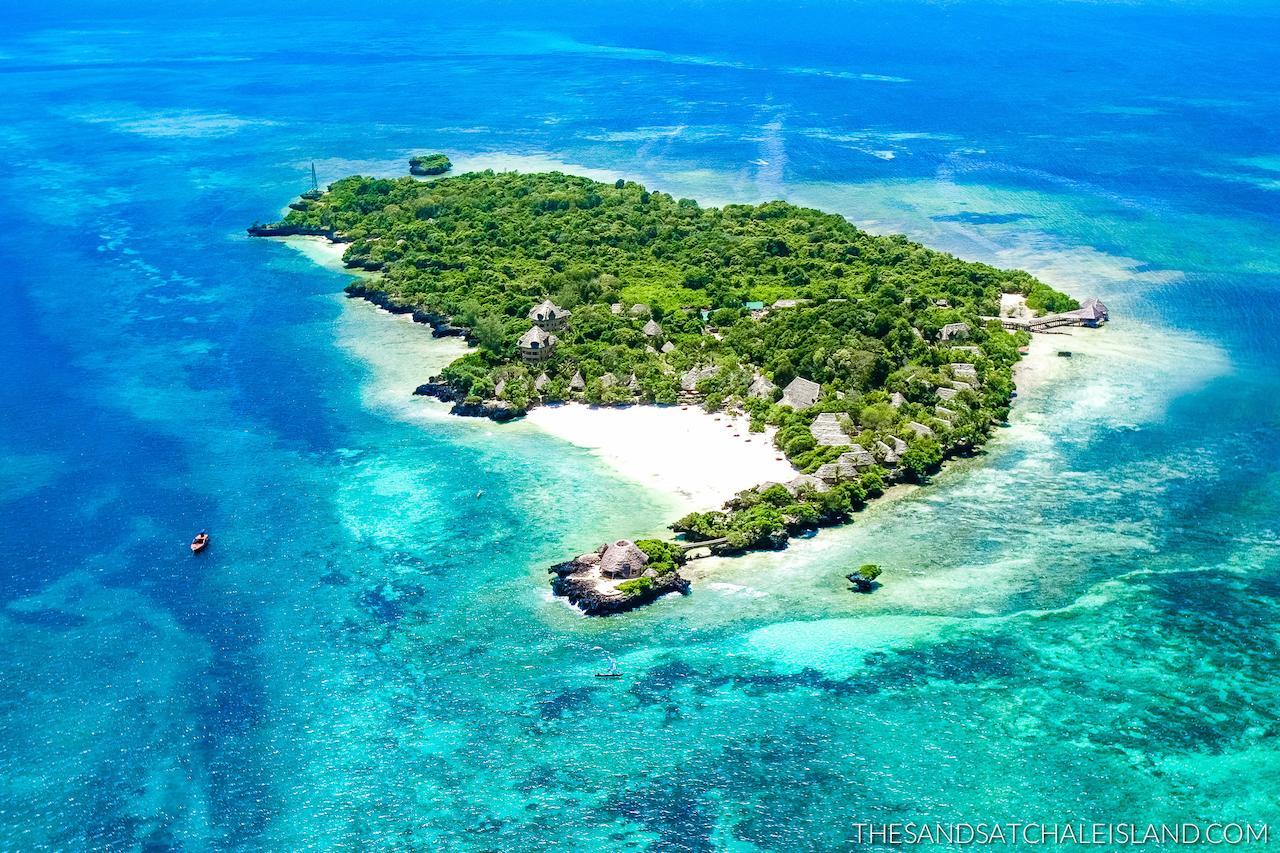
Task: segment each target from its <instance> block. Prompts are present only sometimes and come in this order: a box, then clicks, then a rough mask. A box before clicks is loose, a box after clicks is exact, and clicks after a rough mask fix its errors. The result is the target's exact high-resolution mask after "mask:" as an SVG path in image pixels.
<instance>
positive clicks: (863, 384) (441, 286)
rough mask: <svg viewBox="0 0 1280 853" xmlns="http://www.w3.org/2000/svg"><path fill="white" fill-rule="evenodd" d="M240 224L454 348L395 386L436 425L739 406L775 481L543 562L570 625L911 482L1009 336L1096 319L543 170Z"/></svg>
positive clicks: (1046, 298) (965, 441)
mask: <svg viewBox="0 0 1280 853" xmlns="http://www.w3.org/2000/svg"><path fill="white" fill-rule="evenodd" d="M440 156H443V155H440ZM416 159H417V158H415V160H416ZM445 162H446V163H447V162H448V161H447V158H445ZM414 168H415V171H416V170H417V165H415V167H414ZM249 231H250V233H251V234H254V235H257V236H280V235H294V234H309V235H320V236H325V237H327V238H329V239H330V240H333V241H336V242H341V243H345V244H347V245H346V250H345V253H344V255H343V261H344V263H345V265H346V266H347V267H349V268H352V269H359V270H363V271H367V272H373V273H376V276H375V277H372V278H370V277H365V278H362V279H360V280H357V281H355V282H353V283H352V284H351V285H349V286H348V288H347V292H348V293H349V294H350V295H352V296H357V297H363V298H366V299H370V300H371V301H374V302H375V303H376V304H379V305H381V306H383V307H386V308H389V309H390V310H392V311H397V312H405V313H412V314H413V315H414V318H415V319H417V320H419V321H420V322H423V323H427V324H429V325H431V326H432V328H433V332H434V334H436V335H461V336H464V337H465V338H466V339H467V340H468V341H469V342H470V343H472V344H473V345H474V347H475V349H474V350H472V351H471V352H469V353H468V354H466V355H464V356H463V357H461V358H459V359H457V360H456V361H454V362H453V363H452V364H450V365H448V366H447V367H446V368H445V369H444V370H443V371H442V372H441V374H440V375H439V376H435V377H431V378H430V381H428V382H426V383H424V384H423V385H422V386H421V387H420V388H419V389H418V393H420V394H424V395H428V396H432V397H436V398H438V399H441V400H444V401H447V402H451V403H452V404H453V411H454V413H456V414H460V415H472V416H483V417H489V418H492V419H494V420H497V421H503V420H510V419H512V418H517V417H520V416H522V415H524V414H525V413H527V412H529V411H530V410H531V409H533V408H535V407H539V406H546V405H553V404H559V403H565V402H573V401H576V402H582V403H586V404H590V405H593V406H630V405H640V404H648V405H666V406H676V405H681V406H685V407H688V406H695V405H696V406H700V407H702V408H703V409H705V410H707V411H709V412H722V413H731V414H736V415H740V416H741V417H742V418H743V419H744V420H745V421H746V423H747V429H749V430H750V431H751V432H752V433H763V434H764V435H765V437H767V438H768V439H769V440H771V441H772V443H773V445H774V446H775V447H776V448H777V452H778V453H779V454H780V456H784V457H785V459H786V460H787V461H788V462H789V463H790V465H791V466H793V467H794V469H795V472H794V473H795V476H794V477H793V478H791V479H790V480H788V481H786V482H770V483H761V484H759V485H758V486H756V487H755V488H752V489H748V490H745V491H742V492H740V493H738V494H737V495H736V496H735V497H734V498H733V499H732V500H731V501H729V502H728V503H726V504H725V505H724V506H723V507H721V508H719V509H713V510H711V511H706V512H694V513H690V514H689V515H686V516H685V517H684V518H681V519H679V520H678V521H676V522H675V523H674V524H673V525H672V529H673V530H674V531H675V532H676V533H677V534H678V535H679V536H680V537H681V541H679V542H677V543H664V542H659V541H658V540H641V541H640V542H636V543H633V542H631V541H630V540H625V539H622V540H617V541H616V542H613V543H610V544H606V545H603V546H601V548H600V549H598V550H597V551H596V552H592V553H589V554H584V555H581V556H579V557H577V558H575V559H574V560H570V561H567V562H565V563H561V564H558V565H557V566H555V567H553V569H552V571H553V572H554V573H555V574H556V579H555V580H554V581H553V583H554V585H555V586H556V589H557V592H559V593H561V594H565V595H568V596H569V597H570V599H571V600H576V601H577V602H578V603H579V605H580V606H582V607H583V608H584V609H586V610H587V611H588V612H599V613H607V612H618V611H619V610H624V609H629V608H630V607H631V606H634V605H635V604H637V603H642V602H644V601H648V600H652V598H654V597H656V596H657V595H660V594H663V593H665V592H669V591H673V590H678V591H687V589H688V584H687V582H684V581H683V580H682V579H681V578H680V577H679V574H678V569H679V567H680V566H681V565H682V564H683V563H684V561H685V560H686V558H687V557H688V555H689V552H690V551H693V552H694V553H695V554H697V553H707V552H708V551H707V549H714V550H716V551H717V552H720V553H726V552H727V553H733V552H742V551H747V550H758V549H765V548H770V549H776V548H782V547H785V545H786V543H787V541H788V539H789V537H791V536H794V535H796V534H798V533H802V532H804V531H809V530H813V529H816V528H818V527H821V526H826V525H833V524H840V523H843V522H845V521H847V520H849V518H850V517H851V516H852V514H853V513H854V512H856V511H857V510H858V509H860V508H861V507H863V506H864V505H865V504H866V502H867V501H868V500H871V499H873V498H875V497H878V496H879V495H881V494H882V493H883V492H884V490H885V489H886V488H887V487H888V486H889V485H890V484H893V483H898V482H920V481H923V480H924V479H926V478H927V477H928V476H929V475H930V474H931V473H932V472H934V471H936V470H937V468H938V467H939V465H940V464H941V463H942V462H943V461H944V460H945V459H947V458H949V457H953V456H956V455H959V454H967V453H971V452H973V451H974V450H975V449H976V448H978V447H980V446H981V445H982V444H983V443H984V442H985V441H986V440H987V439H988V437H989V436H990V435H991V433H992V430H993V429H994V427H995V426H996V425H997V424H1000V423H1002V422H1003V421H1004V420H1005V419H1006V417H1007V415H1008V413H1009V407H1010V402H1011V399H1012V397H1013V395H1014V385H1013V367H1014V365H1015V364H1016V363H1017V362H1018V360H1019V358H1020V352H1021V351H1022V350H1023V349H1024V348H1025V347H1026V345H1027V343H1028V342H1029V340H1030V337H1029V335H1030V333H1031V332H1032V331H1040V330H1043V329H1046V328H1049V327H1050V326H1052V325H1063V324H1077V325H1096V324H1098V323H1100V322H1103V321H1105V320H1106V319H1107V316H1106V308H1105V306H1103V305H1102V304H1101V303H1099V302H1097V301H1096V300H1089V301H1087V302H1086V303H1085V304H1084V305H1083V306H1081V305H1080V304H1079V303H1077V302H1076V301H1075V300H1074V299H1072V298H1071V297H1069V296H1067V295H1066V294H1063V293H1061V292H1058V291H1056V290H1054V289H1053V288H1051V287H1049V286H1048V285H1046V284H1045V283H1043V282H1041V281H1039V280H1037V279H1035V278H1034V277H1032V276H1031V275H1029V274H1028V273H1026V272H1022V271H1017V270H1001V269H997V268H995V267H991V266H988V265H986V264H981V263H974V262H968V261H963V260H960V259H958V258H956V257H954V256H952V255H948V254H945V253H943V252H938V251H933V250H930V249H927V248H925V247H924V246H921V245H919V244H917V243H913V242H911V241H909V240H908V239H906V238H905V237H902V236H898V235H892V236H876V235H872V234H869V233H867V232H865V231H863V230H861V229H859V228H857V227H855V226H854V225H853V224H851V223H850V222H849V221H848V220H846V219H845V218H844V217H842V216H838V215H834V214H829V213H824V212H821V211H818V210H812V209H807V208H802V207H797V206H794V205H791V204H788V203H786V202H781V201H773V202H768V203H765V204H759V205H726V206H725V207H722V208H707V207H702V206H700V205H699V204H698V203H697V202H695V201H694V200H692V199H685V198H682V199H677V198H674V197H672V196H671V195H669V194H666V193H662V192H651V191H649V190H647V189H646V188H645V187H643V186H641V185H639V184H637V183H635V182H632V181H626V180H618V181H616V182H614V183H612V184H610V183H602V182H599V181H594V180H590V179H587V178H583V177H577V176H574V175H567V174H562V173H559V172H552V173H543V174H522V173H515V172H503V173H495V172H493V171H483V172H473V173H467V174H460V175H455V176H449V177H443V178H437V179H435V180H432V181H426V182H424V181H418V180H415V179H413V178H411V177H403V178H395V179H385V178H369V177H360V176H353V177H348V178H344V179H342V180H339V181H337V182H335V183H334V184H332V185H330V186H329V187H328V189H327V191H326V192H324V193H321V194H319V195H318V197H317V196H315V195H314V194H311V196H310V197H308V196H304V197H302V198H301V199H300V200H299V201H297V202H295V203H293V204H291V205H290V210H289V212H288V213H287V214H286V215H285V218H284V220H283V221H281V222H278V223H275V224H272V225H255V226H253V227H252V228H250V229H249ZM1010 299H1012V300H1013V301H1014V302H1015V303H1017V305H1018V307H1019V310H1020V312H1021V313H1020V316H1017V317H1010V316H1009V312H1008V311H1004V310H1002V301H1004V302H1005V303H1008V301H1009V300H1010ZM602 567H604V568H602ZM611 567H612V568H611ZM868 583H869V580H868Z"/></svg>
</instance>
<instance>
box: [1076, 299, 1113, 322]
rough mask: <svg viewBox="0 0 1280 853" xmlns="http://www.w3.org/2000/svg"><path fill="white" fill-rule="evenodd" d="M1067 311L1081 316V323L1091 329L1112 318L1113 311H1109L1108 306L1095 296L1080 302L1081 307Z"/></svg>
mask: <svg viewBox="0 0 1280 853" xmlns="http://www.w3.org/2000/svg"><path fill="white" fill-rule="evenodd" d="M1067 313H1068V314H1070V315H1072V316H1075V317H1079V318H1080V323H1081V325H1085V326H1088V327H1089V328H1091V329H1095V328H1097V327H1098V326H1101V325H1102V324H1103V323H1105V322H1107V321H1108V320H1110V319H1111V313H1110V312H1109V311H1107V306H1106V305H1103V304H1102V303H1101V302H1099V301H1098V300H1097V299H1095V298H1094V297H1089V298H1088V299H1086V300H1085V301H1084V302H1081V303H1080V307H1079V308H1077V309H1076V310H1074V311H1068V312H1067Z"/></svg>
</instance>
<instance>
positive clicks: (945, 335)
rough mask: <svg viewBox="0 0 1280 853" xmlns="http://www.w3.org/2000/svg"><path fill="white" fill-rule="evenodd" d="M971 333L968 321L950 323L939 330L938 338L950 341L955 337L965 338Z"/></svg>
mask: <svg viewBox="0 0 1280 853" xmlns="http://www.w3.org/2000/svg"><path fill="white" fill-rule="evenodd" d="M967 334H969V324H968V323H948V324H947V325H945V326H943V327H942V329H941V330H940V331H939V332H938V340H940V341H949V340H951V339H953V338H963V337H964V336H965V335H967Z"/></svg>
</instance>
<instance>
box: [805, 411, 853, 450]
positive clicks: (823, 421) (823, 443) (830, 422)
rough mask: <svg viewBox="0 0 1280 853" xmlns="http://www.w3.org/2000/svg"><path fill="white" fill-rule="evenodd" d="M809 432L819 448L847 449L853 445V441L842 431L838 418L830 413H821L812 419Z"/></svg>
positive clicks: (842, 427)
mask: <svg viewBox="0 0 1280 853" xmlns="http://www.w3.org/2000/svg"><path fill="white" fill-rule="evenodd" d="M809 432H811V433H812V434H813V440H814V441H816V442H818V446H819V447H848V446H849V445H851V444H853V439H852V438H850V437H849V435H848V433H846V432H845V431H844V425H843V424H842V423H841V422H840V416H839V415H837V414H834V413H832V412H823V413H822V414H820V415H818V417H816V418H814V420H813V423H812V424H810V425H809Z"/></svg>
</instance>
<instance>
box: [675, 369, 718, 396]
mask: <svg viewBox="0 0 1280 853" xmlns="http://www.w3.org/2000/svg"><path fill="white" fill-rule="evenodd" d="M719 370H720V368H718V367H716V366H715V365H714V364H712V365H708V366H707V367H693V368H690V369H689V370H686V371H685V372H684V375H683V376H681V377H680V390H681V391H696V390H698V383H699V382H701V381H702V380H703V379H710V378H711V377H712V376H715V375H716V373H718V372H719Z"/></svg>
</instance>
